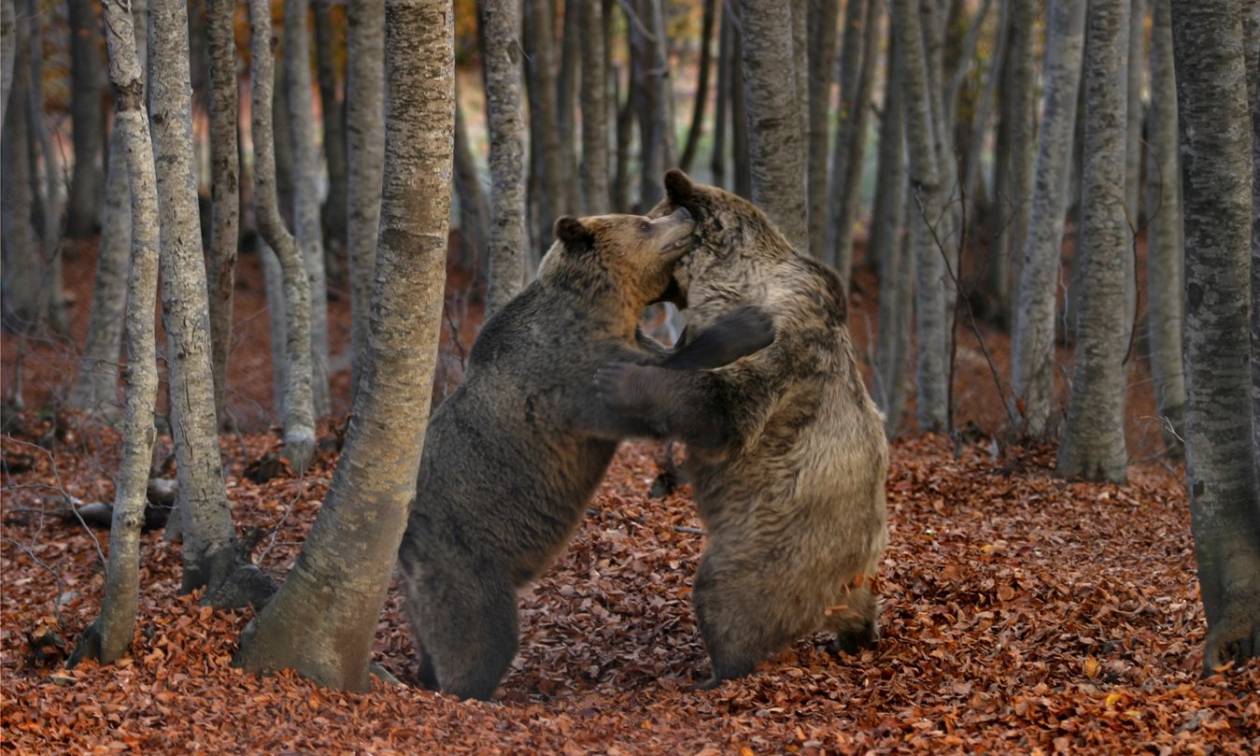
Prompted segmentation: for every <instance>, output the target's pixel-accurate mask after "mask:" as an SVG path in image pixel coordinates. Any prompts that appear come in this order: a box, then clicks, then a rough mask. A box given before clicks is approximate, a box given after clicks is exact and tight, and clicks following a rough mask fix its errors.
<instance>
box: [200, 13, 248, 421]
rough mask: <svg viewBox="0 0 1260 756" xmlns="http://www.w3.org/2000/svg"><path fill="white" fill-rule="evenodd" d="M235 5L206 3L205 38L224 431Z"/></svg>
mask: <svg viewBox="0 0 1260 756" xmlns="http://www.w3.org/2000/svg"><path fill="white" fill-rule="evenodd" d="M235 16H236V3H235V2H233V0H207V3H206V35H207V37H208V38H209V39H208V46H209V48H210V49H209V55H210V97H209V103H210V158H211V165H210V174H211V198H212V200H213V202H214V206H213V208H212V213H213V215H212V219H213V222H212V226H211V232H210V254H209V255H208V256H207V258H206V267H207V274H206V275H207V279H208V281H209V284H210V290H209V296H210V341H211V362H212V365H213V367H214V408H215V415H216V416H217V417H218V418H219V424H220V425H221V426H223V425H228V424H229V420H228V416H227V404H226V403H225V402H224V399H223V397H224V394H225V392H226V390H227V366H228V355H229V352H230V347H231V344H232V295H233V291H234V289H235V284H236V253H237V242H238V240H239V238H240V230H239V229H240V164H239V162H238V159H239V154H238V148H237V144H236V128H237V121H238V115H237V102H236V97H237V91H236V34H235V27H234V21H235Z"/></svg>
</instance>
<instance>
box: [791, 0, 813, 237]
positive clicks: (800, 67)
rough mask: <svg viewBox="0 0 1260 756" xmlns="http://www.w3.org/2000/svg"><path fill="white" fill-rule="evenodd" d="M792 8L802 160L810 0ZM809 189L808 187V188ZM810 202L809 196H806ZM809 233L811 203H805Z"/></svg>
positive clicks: (806, 116)
mask: <svg viewBox="0 0 1260 756" xmlns="http://www.w3.org/2000/svg"><path fill="white" fill-rule="evenodd" d="M791 8H792V78H793V79H794V80H795V83H796V112H797V114H798V116H799V118H800V121H801V150H802V158H801V159H802V160H804V159H805V157H806V156H808V150H809V29H808V21H807V19H806V16H807V14H808V10H809V0H791ZM806 191H808V188H807V189H806ZM806 202H807V203H808V197H807V198H806ZM805 214H806V218H805V222H806V232H807V233H808V229H809V227H808V223H809V217H808V216H809V205H808V204H806V205H805Z"/></svg>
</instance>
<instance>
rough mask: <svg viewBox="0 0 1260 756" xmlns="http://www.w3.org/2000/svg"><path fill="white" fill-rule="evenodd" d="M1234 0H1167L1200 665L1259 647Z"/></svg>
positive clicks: (1244, 181)
mask: <svg viewBox="0 0 1260 756" xmlns="http://www.w3.org/2000/svg"><path fill="white" fill-rule="evenodd" d="M1244 5H1245V4H1244V3H1243V2H1241V1H1240V0H1210V1H1206V2H1205V1H1204V0H1173V3H1172V27H1173V50H1174V54H1175V57H1176V69H1177V108H1178V114H1179V116H1180V118H1181V131H1180V133H1181V156H1182V165H1181V175H1182V181H1183V186H1184V187H1185V192H1184V199H1185V213H1186V219H1185V239H1186V248H1185V255H1186V259H1185V276H1186V299H1185V305H1186V330H1185V366H1186V397H1187V403H1186V478H1187V480H1186V483H1187V488H1188V489H1189V492H1190V515H1191V526H1192V528H1193V530H1194V543H1195V554H1196V556H1197V558H1198V565H1199V588H1200V591H1201V593H1202V596H1203V608H1204V613H1205V614H1206V615H1207V624H1208V633H1207V638H1206V640H1205V642H1204V646H1205V647H1204V653H1203V667H1204V672H1205V673H1207V672H1211V671H1212V670H1213V669H1215V668H1216V667H1218V666H1219V665H1221V664H1224V663H1226V662H1231V661H1232V662H1236V663H1239V664H1241V663H1242V662H1245V661H1246V660H1247V659H1249V658H1253V657H1255V656H1257V655H1260V490H1258V488H1260V486H1258V484H1257V480H1256V457H1255V448H1254V447H1253V446H1252V440H1251V436H1252V433H1251V431H1252V428H1251V424H1252V420H1251V417H1250V413H1248V412H1245V411H1242V409H1243V408H1244V407H1246V406H1247V401H1248V399H1249V398H1250V397H1249V394H1250V388H1251V387H1250V368H1249V361H1248V357H1247V355H1248V352H1249V349H1250V347H1249V344H1248V335H1247V332H1248V328H1249V321H1248V318H1249V312H1250V304H1251V303H1250V302H1249V300H1250V292H1249V291H1248V281H1249V279H1250V275H1249V272H1250V271H1249V267H1250V263H1251V261H1250V249H1251V223H1252V217H1251V216H1252V198H1251V191H1252V176H1251V160H1252V145H1251V139H1252V135H1251V130H1252V123H1251V118H1250V117H1249V114H1248V108H1247V101H1246V92H1247V75H1246V71H1245V68H1246V66H1245V54H1244V51H1243V47H1244V45H1243V14H1244Z"/></svg>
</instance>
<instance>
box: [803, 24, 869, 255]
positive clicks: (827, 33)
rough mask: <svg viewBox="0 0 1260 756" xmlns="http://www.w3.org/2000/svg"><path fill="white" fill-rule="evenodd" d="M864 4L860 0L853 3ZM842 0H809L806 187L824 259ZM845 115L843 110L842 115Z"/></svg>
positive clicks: (814, 250) (812, 249)
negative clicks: (829, 147) (829, 142)
mask: <svg viewBox="0 0 1260 756" xmlns="http://www.w3.org/2000/svg"><path fill="white" fill-rule="evenodd" d="M851 5H852V6H854V7H860V6H861V5H863V3H862V1H861V0H855V1H854V2H853V3H851ZM839 10H840V2H839V0H809V16H810V24H809V62H810V66H809V133H808V134H807V139H808V144H809V165H808V166H807V170H808V176H807V177H806V181H807V184H806V189H807V192H806V193H807V194H808V197H809V254H810V256H811V257H813V258H814V259H815V260H821V259H823V256H824V254H825V252H824V250H825V248H826V247H825V245H826V242H827V217H828V213H827V137H828V136H829V135H830V131H831V129H830V127H831V123H830V116H831V82H832V71H833V70H834V66H835V65H836V18H837V15H838V14H839ZM841 117H842V118H843V117H844V116H843V113H842V115H841Z"/></svg>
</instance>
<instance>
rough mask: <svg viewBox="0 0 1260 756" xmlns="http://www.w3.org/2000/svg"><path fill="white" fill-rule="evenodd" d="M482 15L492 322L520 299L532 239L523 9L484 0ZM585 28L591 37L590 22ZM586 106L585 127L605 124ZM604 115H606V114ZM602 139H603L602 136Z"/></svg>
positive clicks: (505, 0) (510, 1) (504, 0)
mask: <svg viewBox="0 0 1260 756" xmlns="http://www.w3.org/2000/svg"><path fill="white" fill-rule="evenodd" d="M478 14H479V16H480V22H481V33H482V39H483V43H484V45H485V47H484V50H485V52H484V58H483V60H484V65H485V72H486V124H487V129H488V131H489V134H490V180H491V192H490V198H491V203H492V206H493V214H494V215H493V222H492V224H491V226H490V270H489V277H490V285H489V292H488V294H487V297H486V316H487V318H488V317H489V316H490V314H491V313H493V312H497V311H498V310H499V309H500V308H502V307H503V305H505V304H507V302H508V301H509V300H510V299H511V298H512V297H514V296H516V293H517V292H518V291H520V289H521V286H522V285H523V282H524V271H525V251H526V249H527V247H528V240H529V235H528V233H527V230H526V207H525V164H524V161H525V145H524V134H523V133H522V129H523V126H522V123H521V64H520V58H519V49H520V42H519V39H520V35H521V16H520V5H519V4H518V3H517V2H516V1H515V0H480V2H479V3H478ZM593 15H595V14H594V12H593V11H592V16H593ZM586 29H587V32H588V34H589V33H590V31H591V23H590V22H589V19H588V24H587V27H586ZM588 41H589V40H588ZM588 57H589V55H588ZM588 73H590V69H589V67H587V68H586V69H585V72H584V74H583V77H584V78H583V87H584V88H585V87H586V79H585V76H586V74H588ZM587 107H588V101H587V100H586V99H585V98H584V99H583V103H582V120H583V124H584V128H585V123H586V121H587V119H588V118H590V119H591V120H592V121H594V120H596V119H598V120H600V121H602V118H600V117H599V116H596V115H595V114H594V113H593V112H592V113H591V114H590V115H589V116H588V115H587V112H586V111H587ZM590 107H594V106H593V105H591V106H590ZM600 112H601V114H602V113H603V111H602V110H601V111H600ZM591 128H594V127H593V126H592V127H591ZM600 136H601V137H603V136H604V133H603V131H601V132H600ZM588 149H590V147H589V145H584V148H583V152H584V159H589V157H588V156H587V155H586V154H585V153H586V150H588ZM606 176H607V174H606V173H605V177H606ZM607 193H608V192H607V185H605V187H604V194H603V195H601V196H607Z"/></svg>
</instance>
